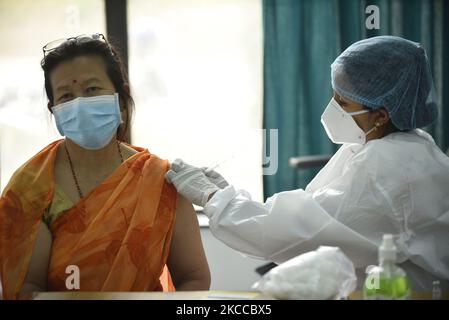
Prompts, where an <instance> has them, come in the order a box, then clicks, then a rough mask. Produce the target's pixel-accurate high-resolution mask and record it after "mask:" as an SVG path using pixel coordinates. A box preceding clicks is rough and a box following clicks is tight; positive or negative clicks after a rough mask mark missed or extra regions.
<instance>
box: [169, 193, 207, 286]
mask: <svg viewBox="0 0 449 320" xmlns="http://www.w3.org/2000/svg"><path fill="white" fill-rule="evenodd" d="M168 268H169V269H170V273H171V275H172V278H173V281H174V284H175V287H177V286H178V285H179V284H180V283H182V282H185V281H192V280H198V281H200V282H201V283H203V284H204V288H203V290H205V289H209V286H210V271H209V266H208V264H207V259H206V255H205V253H204V249H203V243H202V241H201V235H200V228H199V225H198V218H197V215H196V212H195V210H194V209H193V206H192V204H191V203H190V202H189V201H188V200H187V199H186V198H184V197H183V196H181V195H178V205H177V209H176V218H175V226H174V230H173V237H172V242H171V247H170V254H169V257H168Z"/></svg>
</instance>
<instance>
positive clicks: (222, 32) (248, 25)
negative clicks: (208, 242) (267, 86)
mask: <svg viewBox="0 0 449 320" xmlns="http://www.w3.org/2000/svg"><path fill="white" fill-rule="evenodd" d="M128 8H129V17H128V22H129V53H130V60H129V66H130V83H131V87H132V93H133V97H134V100H135V103H136V114H135V117H134V122H133V131H132V139H133V143H134V144H136V145H139V146H143V147H147V148H148V149H149V151H150V152H153V153H155V154H157V155H159V156H160V157H163V158H166V159H169V160H171V161H172V160H174V159H175V158H183V159H184V160H186V161H188V162H190V163H192V164H194V165H196V166H214V165H216V164H218V163H220V162H222V161H223V160H225V161H226V160H227V161H226V162H224V163H223V164H222V165H221V166H220V167H219V168H217V170H218V171H219V172H220V173H222V174H223V175H224V176H225V177H226V178H227V179H229V181H231V182H232V184H234V185H236V186H237V187H242V188H245V189H247V190H248V191H250V192H251V193H252V194H253V196H254V198H255V199H257V200H261V199H262V133H261V130H260V128H261V126H262V14H261V5H260V1H259V0H240V1H239V0H214V1H206V0H188V1H187V0H169V1H167V0H132V1H130V2H129V3H128Z"/></svg>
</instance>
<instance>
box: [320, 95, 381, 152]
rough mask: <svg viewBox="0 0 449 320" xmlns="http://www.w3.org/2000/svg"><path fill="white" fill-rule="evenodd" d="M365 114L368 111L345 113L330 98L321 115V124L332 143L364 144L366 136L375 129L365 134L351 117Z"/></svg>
mask: <svg viewBox="0 0 449 320" xmlns="http://www.w3.org/2000/svg"><path fill="white" fill-rule="evenodd" d="M367 112H369V110H360V111H355V112H346V111H345V110H343V108H342V107H341V106H340V105H339V104H338V102H337V101H335V99H334V98H332V99H331V101H329V104H328V105H327V107H326V109H325V110H324V112H323V114H322V115H321V123H322V124H323V126H324V129H325V130H326V133H327V135H328V137H329V139H331V140H332V142H333V143H337V144H343V143H359V144H365V143H366V136H367V135H369V134H370V133H371V132H372V131H374V130H375V128H376V127H373V128H372V129H370V130H369V131H368V132H366V133H365V132H364V131H363V130H362V129H361V128H360V127H359V126H358V125H357V123H356V122H355V120H354V119H353V118H352V116H354V115H357V114H363V113H367Z"/></svg>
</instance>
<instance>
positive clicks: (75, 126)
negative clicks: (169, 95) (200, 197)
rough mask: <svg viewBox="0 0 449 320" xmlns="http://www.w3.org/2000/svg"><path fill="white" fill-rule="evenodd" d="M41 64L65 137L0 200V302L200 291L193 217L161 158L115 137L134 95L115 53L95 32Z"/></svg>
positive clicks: (50, 51) (205, 279)
mask: <svg viewBox="0 0 449 320" xmlns="http://www.w3.org/2000/svg"><path fill="white" fill-rule="evenodd" d="M41 64H42V68H43V70H44V75H45V89H46V93H47V96H48V100H49V102H48V108H49V110H50V111H51V112H52V113H53V115H54V116H55V120H56V124H57V127H58V130H59V132H60V133H61V134H62V135H64V136H65V139H62V140H58V141H55V142H53V143H51V144H50V145H48V146H47V147H46V148H44V149H43V150H42V151H40V152H39V153H38V154H36V155H35V156H34V157H32V158H31V159H30V160H29V161H27V162H26V163H25V164H24V165H23V166H22V167H20V168H19V169H18V170H17V171H16V172H15V174H14V175H13V177H12V178H11V180H10V182H9V184H8V185H7V186H6V188H5V190H4V191H3V194H2V197H1V198H0V280H1V286H0V289H1V291H0V293H2V297H3V299H17V298H20V297H22V296H24V295H27V294H29V293H31V292H35V291H64V290H72V289H78V290H81V291H160V290H163V289H164V290H174V289H176V290H207V289H208V288H209V285H210V273H209V267H208V265H207V261H206V258H205V254H204V250H203V247H202V243H201V238H200V234H199V226H198V222H197V219H196V215H195V211H194V210H193V207H192V205H191V203H190V202H188V201H187V200H186V199H185V198H183V197H182V196H180V195H178V194H177V192H176V190H175V189H174V187H173V186H172V185H170V184H168V183H167V182H166V180H165V173H166V172H167V171H168V170H169V167H170V164H169V162H168V161H166V160H162V159H160V158H159V157H157V156H156V155H154V154H151V153H150V152H149V151H148V150H146V149H143V148H139V147H135V146H132V145H130V144H127V143H125V142H121V141H125V140H127V139H126V136H127V134H128V132H129V130H128V125H129V123H130V118H131V117H130V115H131V107H132V98H131V96H130V92H129V86H128V84H127V78H126V74H125V72H124V69H123V64H122V63H121V60H120V58H119V57H118V55H117V52H116V50H115V49H114V48H113V47H112V46H111V45H110V44H109V43H108V42H107V41H106V39H105V38H104V36H102V35H101V34H94V35H92V36H80V37H77V38H70V39H65V40H64V41H57V42H53V43H50V44H48V45H47V46H45V47H44V59H43V60H42V63H41ZM167 267H168V268H167ZM168 270H169V271H168Z"/></svg>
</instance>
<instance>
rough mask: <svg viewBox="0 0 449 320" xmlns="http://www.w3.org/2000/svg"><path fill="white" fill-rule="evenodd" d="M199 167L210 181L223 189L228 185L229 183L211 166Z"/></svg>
mask: <svg viewBox="0 0 449 320" xmlns="http://www.w3.org/2000/svg"><path fill="white" fill-rule="evenodd" d="M201 169H202V170H203V171H204V174H205V175H206V177H208V178H209V180H210V182H212V183H213V184H215V185H216V186H217V187H219V188H220V189H224V188H226V187H227V186H229V183H228V182H227V181H226V180H225V178H223V176H222V175H221V174H219V173H218V172H216V171H214V170H213V169H211V168H207V167H202V168H201Z"/></svg>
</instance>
